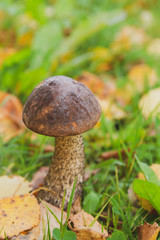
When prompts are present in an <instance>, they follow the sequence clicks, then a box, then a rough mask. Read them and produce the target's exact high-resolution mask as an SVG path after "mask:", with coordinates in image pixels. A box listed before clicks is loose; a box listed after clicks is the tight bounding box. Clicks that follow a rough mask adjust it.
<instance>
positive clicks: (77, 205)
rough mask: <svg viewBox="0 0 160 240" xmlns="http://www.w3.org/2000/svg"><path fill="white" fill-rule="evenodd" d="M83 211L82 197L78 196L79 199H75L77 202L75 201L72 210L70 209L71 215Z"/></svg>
mask: <svg viewBox="0 0 160 240" xmlns="http://www.w3.org/2000/svg"><path fill="white" fill-rule="evenodd" d="M81 211H82V208H81V197H80V196H78V197H77V199H76V200H75V202H74V203H73V205H72V207H71V211H70V215H69V216H70V217H72V216H74V215H75V214H77V213H79V212H81Z"/></svg>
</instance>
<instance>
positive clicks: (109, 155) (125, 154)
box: [100, 148, 130, 160]
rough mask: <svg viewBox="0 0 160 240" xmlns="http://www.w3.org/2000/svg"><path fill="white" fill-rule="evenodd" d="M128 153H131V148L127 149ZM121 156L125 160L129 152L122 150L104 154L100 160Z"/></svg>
mask: <svg viewBox="0 0 160 240" xmlns="http://www.w3.org/2000/svg"><path fill="white" fill-rule="evenodd" d="M127 151H128V152H130V148H128V149H127ZM119 156H122V158H125V157H126V156H127V152H126V150H124V149H121V150H119V151H118V150H111V151H108V152H103V153H102V154H101V156H100V158H103V159H105V160H107V159H110V158H119Z"/></svg>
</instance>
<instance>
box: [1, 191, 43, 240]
mask: <svg viewBox="0 0 160 240" xmlns="http://www.w3.org/2000/svg"><path fill="white" fill-rule="evenodd" d="M39 222H40V207H39V205H38V202H37V199H36V198H35V197H34V196H31V195H29V194H26V195H20V196H15V197H12V198H3V199H2V200H0V229H2V231H1V232H0V239H5V234H6V236H7V238H11V237H14V236H18V235H20V234H21V233H24V232H26V231H30V230H32V229H33V228H34V227H36V226H38V224H39Z"/></svg>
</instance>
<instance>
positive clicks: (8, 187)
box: [0, 176, 31, 199]
mask: <svg viewBox="0 0 160 240" xmlns="http://www.w3.org/2000/svg"><path fill="white" fill-rule="evenodd" d="M0 189H1V191H0V199H2V198H8V197H13V196H16V195H20V194H26V193H29V192H30V190H31V187H30V182H28V181H27V180H26V179H25V178H23V177H21V176H2V177H0Z"/></svg>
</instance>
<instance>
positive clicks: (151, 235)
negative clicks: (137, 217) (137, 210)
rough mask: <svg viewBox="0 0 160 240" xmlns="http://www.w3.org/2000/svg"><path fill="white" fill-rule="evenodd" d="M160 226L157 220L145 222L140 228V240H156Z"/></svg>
mask: <svg viewBox="0 0 160 240" xmlns="http://www.w3.org/2000/svg"><path fill="white" fill-rule="evenodd" d="M159 231H160V227H159V226H158V224H157V223H156V222H155V223H154V224H152V225H151V224H149V223H147V222H145V223H144V224H143V225H141V226H140V227H139V228H138V240H156V239H157V236H158V233H159Z"/></svg>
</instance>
